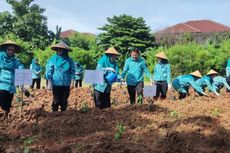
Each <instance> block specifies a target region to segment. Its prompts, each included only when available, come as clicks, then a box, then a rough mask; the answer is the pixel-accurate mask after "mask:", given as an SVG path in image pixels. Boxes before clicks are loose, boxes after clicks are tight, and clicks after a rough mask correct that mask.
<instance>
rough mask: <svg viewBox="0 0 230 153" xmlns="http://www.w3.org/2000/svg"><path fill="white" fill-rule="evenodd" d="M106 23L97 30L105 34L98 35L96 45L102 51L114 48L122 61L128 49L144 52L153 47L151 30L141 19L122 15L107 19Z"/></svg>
mask: <svg viewBox="0 0 230 153" xmlns="http://www.w3.org/2000/svg"><path fill="white" fill-rule="evenodd" d="M107 21H108V24H106V25H104V26H103V27H101V28H99V30H103V31H105V32H103V33H101V34H99V36H98V45H99V46H101V47H102V48H104V49H107V48H109V47H111V46H114V47H116V48H117V49H118V50H119V52H120V53H121V54H122V57H121V59H122V60H123V59H124V57H125V56H126V55H127V51H128V48H129V47H134V48H138V49H139V50H140V51H142V52H144V51H145V50H146V49H147V48H149V47H153V46H154V43H153V41H154V38H153V36H152V35H151V34H150V31H151V30H150V28H149V27H147V25H146V24H145V21H144V19H143V18H142V17H140V18H134V17H132V16H129V15H126V14H123V15H120V16H113V17H112V18H107Z"/></svg>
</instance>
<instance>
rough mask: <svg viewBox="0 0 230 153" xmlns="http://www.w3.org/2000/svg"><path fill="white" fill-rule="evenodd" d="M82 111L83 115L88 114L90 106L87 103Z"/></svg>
mask: <svg viewBox="0 0 230 153" xmlns="http://www.w3.org/2000/svg"><path fill="white" fill-rule="evenodd" d="M81 111H82V112H83V113H87V112H88V111H89V106H88V104H87V103H86V102H85V103H84V104H83V105H82V107H81Z"/></svg>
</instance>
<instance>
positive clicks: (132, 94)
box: [127, 81, 144, 104]
mask: <svg viewBox="0 0 230 153" xmlns="http://www.w3.org/2000/svg"><path fill="white" fill-rule="evenodd" d="M143 87H144V83H143V82H142V81H141V82H138V83H137V85H136V86H131V85H128V86H127V89H128V93H129V97H130V104H135V102H136V93H137V96H140V95H141V96H143Z"/></svg>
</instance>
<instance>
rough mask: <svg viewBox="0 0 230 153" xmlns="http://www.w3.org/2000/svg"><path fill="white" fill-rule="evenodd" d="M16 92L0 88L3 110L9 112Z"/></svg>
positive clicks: (0, 104) (0, 101) (0, 103)
mask: <svg viewBox="0 0 230 153" xmlns="http://www.w3.org/2000/svg"><path fill="white" fill-rule="evenodd" d="M13 97H14V94H12V93H10V92H9V91H6V90H0V106H1V108H2V110H4V111H6V112H9V111H10V107H11V103H12V100H13Z"/></svg>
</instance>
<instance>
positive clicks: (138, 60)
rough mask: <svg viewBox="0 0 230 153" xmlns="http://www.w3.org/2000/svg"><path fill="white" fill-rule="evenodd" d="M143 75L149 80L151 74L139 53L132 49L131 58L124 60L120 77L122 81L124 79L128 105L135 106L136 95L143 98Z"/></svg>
mask: <svg viewBox="0 0 230 153" xmlns="http://www.w3.org/2000/svg"><path fill="white" fill-rule="evenodd" d="M144 73H145V74H146V75H147V77H148V78H149V79H150V80H151V74H150V72H149V70H148V67H147V65H146V62H145V60H144V58H142V57H140V52H139V50H138V49H132V51H131V57H129V58H127V59H126V61H125V66H124V69H123V72H122V75H121V76H122V79H124V78H125V77H126V82H127V89H128V93H129V96H130V104H135V102H136V93H137V95H138V96H143V87H144Z"/></svg>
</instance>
